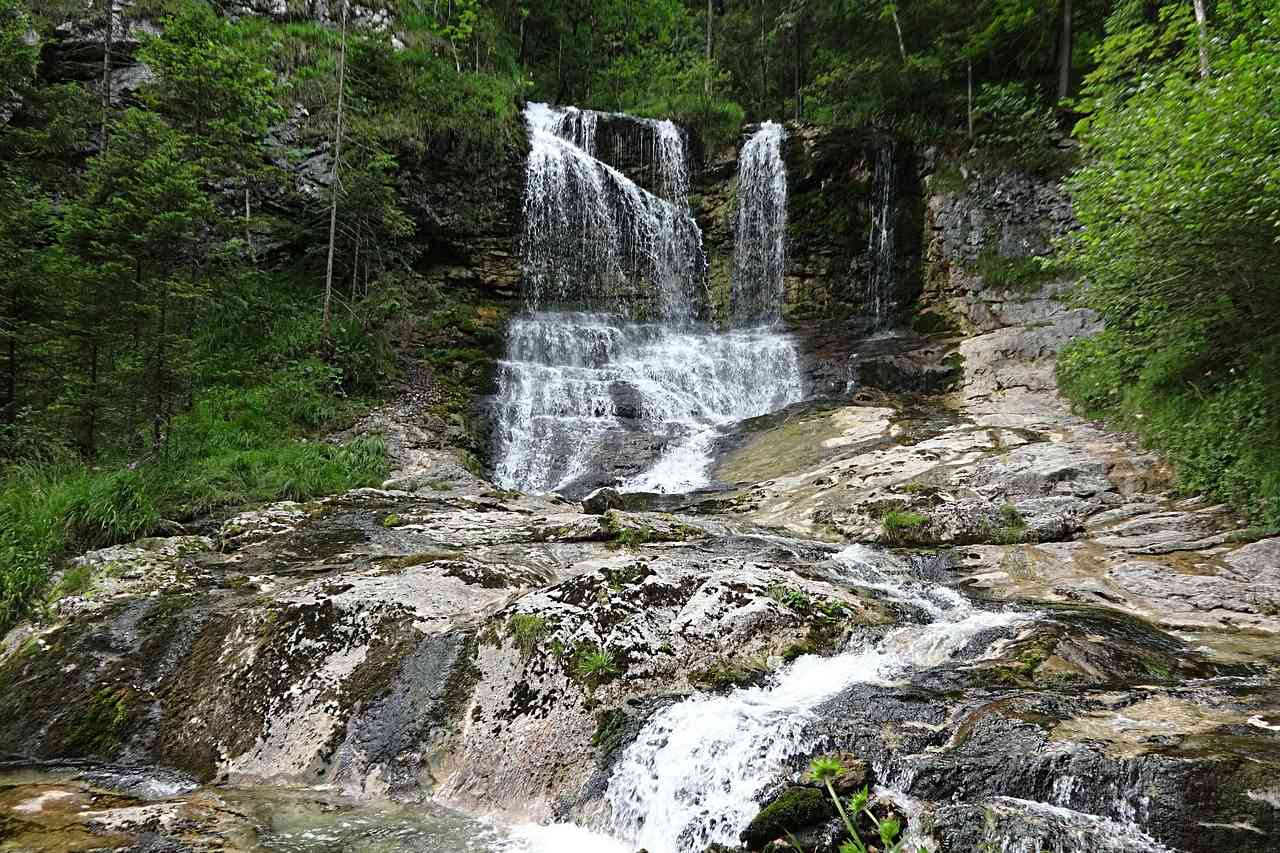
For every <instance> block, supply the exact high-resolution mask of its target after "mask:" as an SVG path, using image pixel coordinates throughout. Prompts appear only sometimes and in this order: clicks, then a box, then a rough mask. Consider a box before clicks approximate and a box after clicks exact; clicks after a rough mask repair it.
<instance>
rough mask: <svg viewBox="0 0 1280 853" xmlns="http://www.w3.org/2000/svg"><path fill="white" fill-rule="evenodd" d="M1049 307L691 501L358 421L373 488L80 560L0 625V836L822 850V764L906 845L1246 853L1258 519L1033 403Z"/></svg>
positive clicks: (776, 449) (736, 470) (1053, 401)
mask: <svg viewBox="0 0 1280 853" xmlns="http://www.w3.org/2000/svg"><path fill="white" fill-rule="evenodd" d="M1051 293H1052V289H1050V291H1049V295H1042V296H1036V297H1026V296H1023V297H1017V298H1015V297H1013V296H1012V295H1010V297H1009V304H1010V305H1014V306H1016V308H1009V307H1008V306H1003V307H1002V303H999V302H998V301H997V302H996V303H992V302H991V301H990V300H991V296H990V294H987V295H986V299H987V301H985V302H983V303H982V305H981V310H982V311H985V312H988V313H992V312H994V313H999V312H1004V316H1006V318H1008V317H1014V316H1015V315H1016V316H1017V317H1026V318H1027V319H1025V320H1017V321H1006V322H1005V325H1002V326H999V327H997V328H993V329H990V330H989V331H986V332H981V333H979V334H974V335H972V336H970V337H967V338H964V339H962V340H959V341H957V342H956V346H955V347H954V349H955V351H956V352H958V353H959V359H957V358H955V357H953V358H951V359H950V360H949V361H948V362H947V363H946V364H942V363H941V362H940V361H939V360H938V357H939V356H941V355H942V354H943V353H945V352H946V351H947V350H948V346H946V345H945V343H944V344H943V345H940V344H939V342H938V341H937V340H934V341H915V342H912V341H911V340H908V339H903V340H900V341H899V342H898V343H897V344H895V345H894V346H892V347H887V346H884V345H883V344H878V345H877V346H876V348H875V351H876V352H878V353H881V355H877V356H875V358H872V359H870V360H869V361H865V362H863V364H864V365H866V366H867V367H866V375H868V376H870V375H876V374H877V372H886V371H887V372H897V373H902V372H904V371H905V372H910V371H911V370H913V369H915V368H914V367H913V365H917V366H918V365H919V364H924V368H923V369H924V371H925V372H926V373H929V375H936V376H950V377H951V379H950V380H948V381H950V382H951V387H950V390H948V391H945V392H942V393H935V394H933V395H931V396H921V395H908V394H901V393H896V394H895V393H888V392H884V391H877V390H875V389H874V388H872V387H871V385H870V383H868V382H863V383H860V384H857V385H855V386H854V388H853V389H852V390H850V391H848V392H847V393H843V394H837V395H835V396H833V397H830V398H827V399H824V400H821V401H816V400H815V401H809V402H807V403H802V404H799V405H796V406H792V407H790V408H788V409H787V410H784V411H783V412H781V413H777V414H775V415H771V416H768V417H766V418H761V419H757V420H755V421H751V422H748V423H746V424H744V425H741V426H740V428H739V429H738V430H737V431H736V432H734V433H733V434H732V435H730V436H727V437H726V438H725V439H724V448H723V450H724V452H723V454H722V456H721V458H720V461H719V463H718V464H717V466H716V468H715V469H714V471H713V472H712V475H713V479H714V480H715V481H716V484H717V485H716V487H715V488H714V489H710V490H706V491H703V492H699V493H696V494H692V495H684V496H677V497H672V496H667V497H654V496H649V497H646V496H624V497H622V498H618V499H610V498H607V497H606V496H599V497H598V499H597V500H594V501H590V502H588V505H587V506H583V505H580V504H578V503H576V502H569V501H566V500H563V499H559V498H556V497H554V496H551V497H531V496H527V495H520V494H515V493H510V492H504V491H500V490H496V489H495V488H494V487H492V486H491V485H489V484H487V483H486V482H484V481H483V480H482V479H480V478H477V477H475V476H474V475H472V474H470V473H467V471H466V470H465V469H464V468H463V466H462V465H461V464H459V462H458V461H457V460H456V459H454V458H453V457H452V456H450V455H449V453H448V452H447V451H441V450H435V449H431V448H430V447H428V446H427V445H428V444H430V442H429V441H427V440H426V438H425V437H424V436H423V435H422V434H421V433H420V432H418V431H416V428H414V427H412V426H411V425H405V424H402V423H394V422H390V421H387V422H381V421H378V419H377V418H374V419H373V420H371V421H370V423H369V424H367V426H368V427H370V428H374V427H377V428H379V429H381V430H383V431H384V432H390V433H392V441H391V442H390V443H391V445H392V447H393V448H394V450H395V452H396V454H397V460H398V462H399V464H400V468H401V470H399V471H398V472H397V474H396V476H395V477H394V478H393V479H392V480H391V481H389V482H388V483H387V484H386V486H385V487H384V488H382V489H366V490H359V491H355V492H351V493H348V494H344V495H338V496H335V497H332V498H328V499H325V500H319V501H315V502H311V503H307V504H290V503H283V504H276V505H272V506H267V507H261V508H258V509H255V510H252V511H248V512H244V513H241V514H239V515H236V516H234V517H231V518H229V519H226V520H224V521H222V522H220V523H217V524H213V523H211V524H210V525H208V526H207V527H206V528H204V529H198V530H193V531H190V532H189V534H188V535H182V536H174V537H167V538H161V539H150V540H142V541H139V542H136V543H132V544H130V545H124V546H119V547H114V548H108V549H104V550H100V551H96V552H92V553H89V554H86V555H84V556H83V557H81V558H80V559H79V560H77V561H76V562H75V563H74V564H73V565H71V566H69V567H68V568H67V569H66V571H65V573H64V577H63V580H64V583H63V584H62V585H61V588H62V589H63V591H64V592H65V593H67V594H65V595H63V596H62V597H61V598H59V599H58V600H56V601H54V602H51V604H50V605H49V608H48V611H47V612H46V613H43V614H41V615H40V618H39V619H37V620H35V621H33V622H31V623H28V624H25V625H21V626H19V627H17V628H15V629H14V630H13V631H12V632H10V634H9V635H8V636H7V637H5V638H4V641H3V646H2V647H0V685H3V690H0V753H2V754H3V755H4V757H5V759H6V761H7V763H6V765H5V766H6V769H5V771H4V775H3V776H2V777H0V838H3V840H0V849H13V850H89V849H94V850H100V849H119V850H126V849H127V850H296V851H319V850H336V849H343V850H346V849H367V850H423V851H426V850H435V851H463V850H535V851H536V850H558V851H562V850H575V849H576V850H592V851H599V850H621V851H634V850H636V849H639V848H641V847H644V849H647V850H649V851H650V853H663V851H680V853H687V851H694V853H702V851H703V850H705V849H709V848H710V847H711V846H712V845H713V844H719V845H722V846H721V847H720V848H718V849H722V850H723V849H736V848H739V847H744V846H745V847H746V848H748V849H753V850H755V849H761V848H762V846H764V845H765V844H767V843H768V842H771V841H773V840H774V839H776V838H778V837H780V836H781V835H782V834H783V833H785V832H794V833H796V834H797V835H798V836H799V837H800V838H801V840H802V842H803V843H805V844H806V845H807V849H830V845H831V843H832V842H833V841H834V839H835V837H836V832H835V829H836V824H835V821H834V815H833V814H831V813H830V812H829V811H828V810H827V807H826V806H825V805H824V803H825V801H824V800H823V799H822V797H821V795H820V793H821V792H819V791H818V790H817V789H816V788H813V787H811V786H810V784H809V783H808V782H807V776H806V773H805V770H806V767H807V765H808V762H809V760H810V759H811V758H812V757H814V756H821V755H840V756H843V757H844V758H845V760H846V765H847V766H848V767H849V768H850V775H849V778H848V780H847V782H848V784H849V785H850V786H853V787H856V786H857V785H861V784H867V785H869V786H870V788H871V790H872V791H873V792H874V793H875V795H876V796H877V797H878V798H879V804H878V805H877V806H876V808H878V809H882V810H893V811H894V812H896V813H898V814H901V815H902V816H904V818H906V819H907V824H908V827H909V832H910V833H911V836H912V838H914V839H917V840H919V841H921V842H922V843H924V844H926V845H927V846H928V847H929V849H931V850H938V851H966V853H967V851H971V850H978V849H1001V850H1013V851H1034V850H1056V851H1085V850H1088V851H1096V850H1121V851H1140V850H1166V849H1167V850H1179V851H1220V850H1231V851H1270V850H1274V849H1275V847H1276V840H1277V838H1280V682H1278V681H1277V678H1276V671H1277V666H1280V642H1278V641H1277V640H1278V638H1280V540H1277V539H1275V538H1272V539H1261V540H1257V539H1256V536H1255V535H1252V534H1251V533H1250V531H1249V530H1248V529H1247V528H1246V527H1245V526H1244V525H1243V523H1242V522H1241V521H1240V520H1239V519H1237V518H1235V517H1234V516H1233V515H1232V514H1231V513H1230V512H1229V511H1228V510H1227V509H1226V508H1223V507H1216V506H1211V505H1208V504H1206V503H1205V502H1204V501H1202V500H1199V499H1195V498H1186V497H1178V496H1176V495H1174V494H1172V493H1171V491H1170V485H1169V481H1168V472H1167V471H1166V470H1165V469H1164V467H1163V466H1162V465H1161V463H1160V461H1159V460H1158V459H1156V458H1155V457H1153V456H1151V455H1148V454H1145V453H1143V452H1141V451H1140V450H1139V449H1137V448H1135V447H1134V446H1133V445H1132V444H1131V443H1130V441H1129V440H1128V439H1127V438H1126V437H1124V436H1121V435H1116V434H1113V433H1109V432H1107V431H1105V430H1103V429H1101V428H1099V427H1098V426H1097V425H1095V424H1090V423H1087V422H1084V421H1081V420H1079V419H1077V418H1075V417H1073V416H1071V415H1070V414H1069V413H1068V412H1067V411H1066V410H1065V408H1064V407H1063V405H1062V403H1061V402H1060V401H1059V400H1058V399H1057V398H1056V396H1055V394H1054V389H1053V377H1052V355H1053V353H1054V352H1055V351H1056V349H1057V347H1058V346H1059V345H1060V344H1061V343H1062V342H1063V341H1064V340H1067V339H1068V338H1069V337H1070V336H1072V335H1074V334H1078V333H1080V332H1081V331H1085V330H1087V329H1088V328H1089V323H1090V319H1089V317H1088V316H1087V315H1083V314H1082V313H1080V312H1072V311H1069V310H1067V309H1065V308H1063V307H1062V306H1061V304H1060V303H1058V302H1057V301H1056V300H1054V299H1052V298H1051ZM1037 300H1038V301H1037ZM993 305H994V307H993ZM883 353H888V354H887V355H884V354H883ZM931 382H932V380H931ZM851 543H855V544H851ZM796 804H804V807H803V808H798V807H794V806H795V805H796ZM762 807H763V811H762Z"/></svg>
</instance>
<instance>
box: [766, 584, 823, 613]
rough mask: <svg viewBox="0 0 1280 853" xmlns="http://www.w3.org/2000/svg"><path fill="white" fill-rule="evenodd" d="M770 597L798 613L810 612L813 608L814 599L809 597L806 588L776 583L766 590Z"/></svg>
mask: <svg viewBox="0 0 1280 853" xmlns="http://www.w3.org/2000/svg"><path fill="white" fill-rule="evenodd" d="M765 594H766V595H768V596H769V597H770V598H772V599H773V600H774V601H776V602H778V603H779V604H781V605H782V606H784V607H788V608H790V609H792V610H794V611H796V612H797V613H808V612H809V611H810V610H811V609H812V608H813V600H812V599H811V598H809V596H808V594H807V593H805V591H804V590H801V589H796V588H795V587H790V586H784V585H782V584H775V585H773V586H771V587H769V589H768V590H766V592H765Z"/></svg>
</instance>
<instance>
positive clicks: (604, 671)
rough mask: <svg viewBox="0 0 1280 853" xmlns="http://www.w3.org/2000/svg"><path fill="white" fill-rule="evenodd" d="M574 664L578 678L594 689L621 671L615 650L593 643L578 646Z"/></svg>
mask: <svg viewBox="0 0 1280 853" xmlns="http://www.w3.org/2000/svg"><path fill="white" fill-rule="evenodd" d="M573 666H574V671H575V672H576V673H577V675H578V678H580V679H582V681H583V682H584V683H585V684H586V685H587V687H589V688H591V689H592V690H594V689H595V688H596V687H598V686H600V685H601V684H603V683H605V682H606V681H608V680H609V679H611V678H613V677H614V676H615V675H617V674H618V671H619V670H618V662H617V660H616V659H615V658H614V656H613V652H611V651H609V650H608V649H606V648H602V647H601V646H596V645H591V644H587V645H583V646H579V647H578V650H577V652H576V653H575V654H574V663H573Z"/></svg>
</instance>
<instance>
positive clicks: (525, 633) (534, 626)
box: [507, 613, 549, 657]
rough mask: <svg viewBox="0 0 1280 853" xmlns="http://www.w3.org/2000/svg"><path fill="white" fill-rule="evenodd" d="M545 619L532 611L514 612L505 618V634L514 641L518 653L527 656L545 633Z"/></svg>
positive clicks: (546, 626)
mask: <svg viewBox="0 0 1280 853" xmlns="http://www.w3.org/2000/svg"><path fill="white" fill-rule="evenodd" d="M548 627H549V626H548V624H547V620H546V619H545V618H543V617H542V616H535V615H533V614H532V613H514V614H512V616H511V618H510V619H508V620H507V635H508V636H510V637H511V639H512V640H513V641H514V642H515V644H516V648H518V649H519V650H520V654H521V655H523V656H524V657H529V656H530V655H532V654H533V653H534V651H536V650H537V648H538V643H540V642H542V638H543V637H544V636H545V635H546V633H547V628H548Z"/></svg>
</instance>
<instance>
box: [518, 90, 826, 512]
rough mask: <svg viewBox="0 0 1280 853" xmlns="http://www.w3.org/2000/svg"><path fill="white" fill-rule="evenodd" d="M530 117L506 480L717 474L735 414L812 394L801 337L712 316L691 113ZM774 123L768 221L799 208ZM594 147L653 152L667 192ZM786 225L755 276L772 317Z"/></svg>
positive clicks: (539, 111) (632, 155)
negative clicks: (706, 317) (694, 203)
mask: <svg viewBox="0 0 1280 853" xmlns="http://www.w3.org/2000/svg"><path fill="white" fill-rule="evenodd" d="M526 120H527V121H528V124H529V130H530V138H531V150H530V155H529V165H528V174H527V177H526V186H525V200H524V211H525V234H524V240H523V244H522V252H523V263H524V278H525V296H526V301H527V304H528V308H529V313H528V314H527V315H526V316H524V317H521V318H518V319H516V320H515V321H513V322H512V324H511V326H510V329H509V331H508V336H507V355H506V358H505V359H504V360H503V361H502V362H501V363H500V365H499V371H498V394H497V397H496V401H495V404H494V413H495V416H496V417H495V421H496V429H495V454H494V458H495V476H496V479H497V481H498V482H499V483H500V484H502V485H503V486H506V487H508V488H515V489H520V490H524V491H533V492H546V491H564V492H566V493H574V492H584V491H587V490H589V489H590V488H593V487H595V486H597V485H603V484H605V483H609V482H614V483H617V484H619V485H621V486H622V487H623V488H625V489H629V490H635V491H658V492H681V491H690V490H692V489H696V488H699V487H701V486H705V485H707V483H708V476H707V469H708V467H709V466H710V462H711V458H712V451H713V449H714V442H715V438H716V436H717V435H718V434H719V431H720V430H721V429H722V428H723V427H724V426H725V425H726V424H731V423H734V422H737V421H741V420H744V419H746V418H750V417H754V416H756V415H761V414H765V413H767V412H770V411H774V410H776V409H779V408H782V407H784V406H786V405H789V404H790V403H793V402H796V401H797V400H799V399H800V397H801V392H802V387H803V382H802V376H801V371H800V360H799V356H798V353H797V351H796V348H795V345H794V343H793V342H792V341H791V340H790V339H789V338H787V337H785V336H783V335H779V334H777V333H776V332H773V331H770V330H768V329H765V328H750V327H742V328H735V329H734V330H732V331H730V332H727V333H718V332H716V331H714V330H712V329H711V328H709V327H708V326H706V325H705V324H703V323H700V322H699V321H698V319H697V318H698V316H699V315H700V314H701V313H705V311H706V298H705V293H706V287H705V284H706V259H705V256H704V254H703V249H702V234H701V231H700V230H699V229H698V226H697V223H696V222H695V221H694V219H693V215H692V212H691V211H690V209H689V202H688V193H689V173H688V165H687V159H686V156H685V150H684V148H685V146H684V140H683V138H682V136H681V134H680V132H679V130H678V129H677V128H676V127H675V125H673V124H672V123H671V122H659V121H650V120H639V119H631V118H628V117H621V116H608V115H604V114H598V113H593V112H591V111H587V110H578V109H565V110H559V109H553V108H551V107H548V106H547V105H545V104H532V105H530V106H529V108H528V109H527V110H526ZM606 126H608V127H612V128H613V130H611V131H609V132H605V128H606ZM624 131H625V132H624ZM763 132H765V131H764V130H763V129H762V133H763ZM768 133H769V134H772V135H773V136H775V137H776V139H775V142H774V144H773V145H772V151H773V154H772V155H771V156H772V157H774V158H775V159H776V167H774V171H772V172H770V171H769V170H768V169H765V168H763V167H760V168H756V167H752V171H751V175H752V177H750V179H749V183H750V185H751V186H752V187H754V184H755V182H756V181H764V180H766V179H767V180H769V181H771V182H773V183H774V184H777V183H778V182H781V184H782V189H781V197H780V198H781V200H779V196H778V194H777V192H776V188H775V189H774V190H770V191H769V192H767V193H766V192H764V191H763V190H762V191H760V192H752V193H750V194H748V195H747V196H744V199H745V200H744V202H743V204H744V205H747V206H753V205H757V204H759V205H766V204H771V205H773V206H774V207H773V208H771V209H770V210H769V212H768V213H767V215H766V214H764V213H754V212H748V213H747V214H746V219H747V220H748V221H753V222H754V221H765V220H768V221H774V220H777V219H778V218H779V217H782V216H784V215H785V211H784V210H783V209H781V208H780V207H779V206H780V205H785V194H786V186H785V175H784V174H781V172H780V169H781V160H780V159H778V157H777V153H778V152H777V147H778V146H777V142H779V141H780V139H781V128H779V127H778V126H777V125H769V126H768ZM753 142H754V140H753ZM761 144H762V145H763V146H764V147H765V148H766V149H768V147H769V145H768V144H767V143H761ZM753 150H754V149H753ZM592 152H600V153H601V154H602V155H603V156H609V157H612V158H615V159H616V161H617V162H619V163H623V162H626V163H632V164H636V163H638V164H639V165H640V167H641V168H642V169H643V170H644V171H645V172H646V173H647V175H648V177H649V178H650V181H649V183H650V185H651V186H652V187H653V189H654V192H652V193H651V192H649V191H647V190H645V189H643V188H641V187H640V186H638V185H637V184H636V183H635V182H634V181H632V180H631V179H630V178H629V177H627V176H626V175H625V174H623V173H622V172H621V171H619V170H618V169H617V168H615V167H614V166H612V165H609V164H608V163H606V162H604V161H602V160H600V159H597V158H596V157H595V156H593V154H592ZM753 156H754V155H753ZM757 175H759V177H757ZM766 176H767V177H766ZM743 216H744V214H742V213H741V212H740V214H739V218H740V219H742V218H743ZM752 233H753V236H751V239H755V235H756V234H757V233H760V234H762V233H763V232H752ZM781 233H782V232H781V227H779V228H778V229H777V233H776V234H775V235H773V237H772V238H771V239H774V240H775V243H777V245H776V246H775V247H774V248H771V249H770V250H769V251H770V253H771V254H770V257H776V258H777V261H776V262H775V263H773V264H772V265H771V266H768V267H765V266H759V267H758V268H753V269H751V270H750V274H751V275H752V276H754V278H753V279H752V281H751V283H750V284H748V283H746V280H745V279H744V284H743V287H744V288H755V289H756V291H757V292H759V293H761V294H762V295H761V296H760V297H759V301H761V302H762V303H763V302H770V303H771V307H770V308H769V312H770V317H772V318H774V319H776V317H777V316H780V309H779V308H778V305H777V304H776V303H777V302H778V301H779V300H780V299H781V289H782V288H781V282H782V266H781V257H782V254H781V252H782V248H781V244H780V242H779V241H780V240H781ZM741 239H742V237H741V236H740V241H741ZM761 277H766V278H767V279H768V282H767V283H766V284H760V283H759V282H760V281H761V280H762V278H761ZM775 279H776V282H775ZM765 320H766V317H764V316H763V314H762V315H761V316H758V317H755V318H754V322H755V323H760V322H764V321H765Z"/></svg>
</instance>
